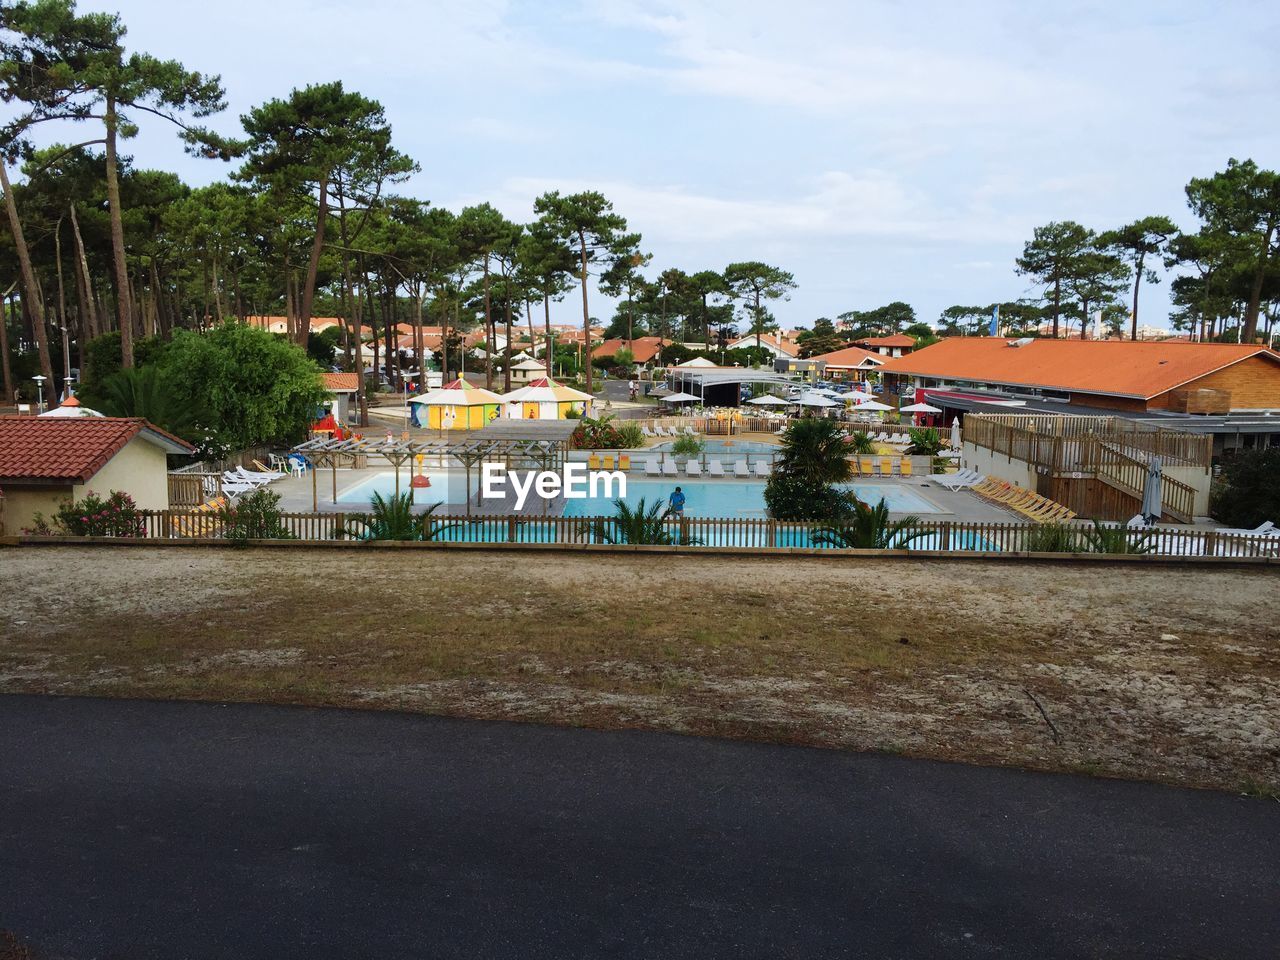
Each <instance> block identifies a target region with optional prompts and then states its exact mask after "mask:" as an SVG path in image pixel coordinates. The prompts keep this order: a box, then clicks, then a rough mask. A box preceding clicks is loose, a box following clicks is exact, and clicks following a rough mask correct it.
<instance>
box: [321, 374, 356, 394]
mask: <svg viewBox="0 0 1280 960" xmlns="http://www.w3.org/2000/svg"><path fill="white" fill-rule="evenodd" d="M320 380H321V383H323V385H324V388H325V389H326V390H328V391H329V392H330V393H348V392H350V393H354V392H355V391H356V390H359V389H360V377H359V376H358V375H357V374H354V373H322V374H320Z"/></svg>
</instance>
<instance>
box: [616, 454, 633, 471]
mask: <svg viewBox="0 0 1280 960" xmlns="http://www.w3.org/2000/svg"><path fill="white" fill-rule="evenodd" d="M618 469H619V470H630V469H631V454H629V453H624V454H622V455H621V456H620V457H618Z"/></svg>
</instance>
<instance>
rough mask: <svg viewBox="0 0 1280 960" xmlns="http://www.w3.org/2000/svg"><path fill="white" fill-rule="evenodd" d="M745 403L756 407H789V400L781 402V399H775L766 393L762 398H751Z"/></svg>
mask: <svg viewBox="0 0 1280 960" xmlns="http://www.w3.org/2000/svg"><path fill="white" fill-rule="evenodd" d="M747 403H750V404H754V405H755V406H757V407H789V406H791V401H790V400H783V399H782V398H781V397H775V396H774V395H773V394H772V393H766V394H765V395H764V396H763V397H752V398H751V399H750V400H748V401H747Z"/></svg>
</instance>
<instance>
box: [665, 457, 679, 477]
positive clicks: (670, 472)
mask: <svg viewBox="0 0 1280 960" xmlns="http://www.w3.org/2000/svg"><path fill="white" fill-rule="evenodd" d="M662 475H663V476H664V477H678V476H680V471H679V470H677V469H676V462H675V461H674V460H663V461H662Z"/></svg>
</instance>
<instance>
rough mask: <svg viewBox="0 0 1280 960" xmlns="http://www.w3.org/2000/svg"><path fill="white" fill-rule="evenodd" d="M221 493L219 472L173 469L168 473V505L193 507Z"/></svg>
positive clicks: (220, 475)
mask: <svg viewBox="0 0 1280 960" xmlns="http://www.w3.org/2000/svg"><path fill="white" fill-rule="evenodd" d="M221 495H222V474H221V473H197V472H194V471H190V472H185V473H184V472H178V471H175V472H173V473H171V474H169V505H170V506H171V507H194V506H196V505H197V504H201V503H204V502H205V501H206V500H208V499H210V498H212V497H218V496H221Z"/></svg>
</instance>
